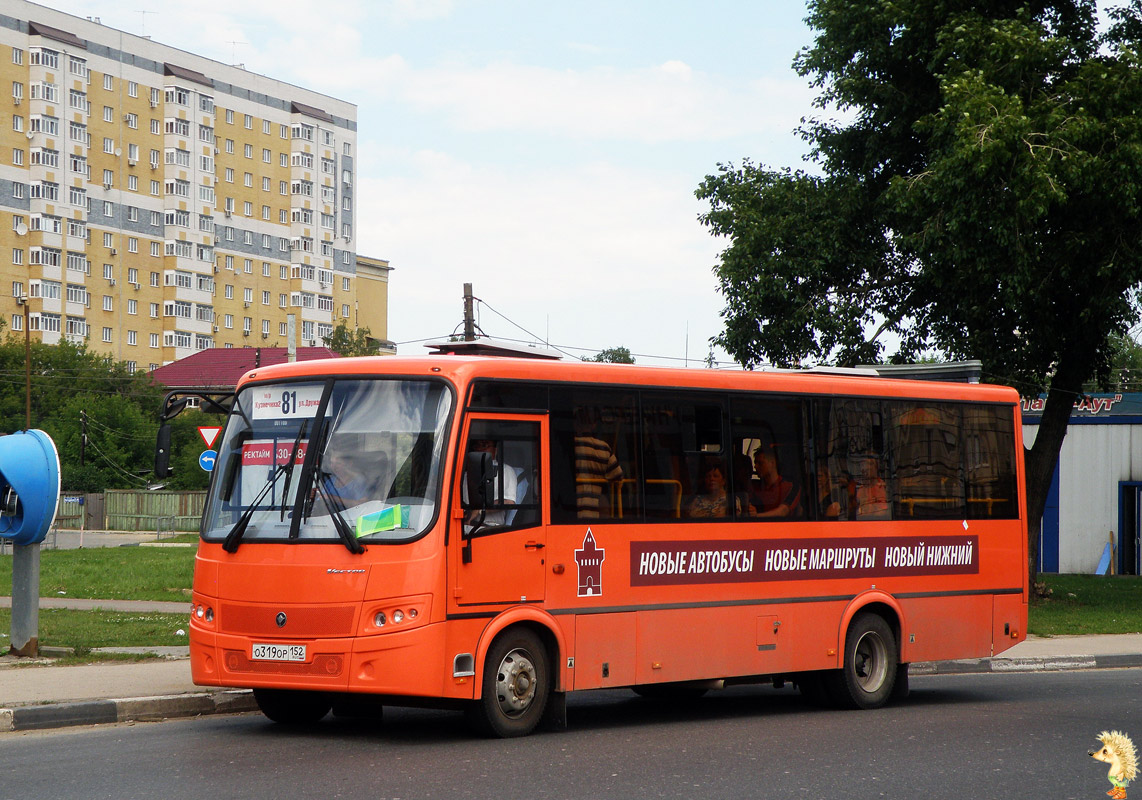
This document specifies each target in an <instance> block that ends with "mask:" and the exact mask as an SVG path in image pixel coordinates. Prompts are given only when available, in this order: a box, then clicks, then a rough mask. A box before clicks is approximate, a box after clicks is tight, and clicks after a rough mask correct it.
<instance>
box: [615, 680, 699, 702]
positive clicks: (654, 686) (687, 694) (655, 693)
mask: <svg viewBox="0 0 1142 800" xmlns="http://www.w3.org/2000/svg"><path fill="white" fill-rule="evenodd" d="M630 688H631V691H632V692H634V693H635V694H637V695H638V696H639V697H643V698H646V699H647V700H664V701H669V702H673V703H691V702H693V701H695V700H697V699H699V698H701V697H703V696H704V695H705V694H706V692H708V691H710V690H709V689H707V688H705V687H702V686H694V685H693V684H688V683H647V684H643V685H641V686H632V687H630Z"/></svg>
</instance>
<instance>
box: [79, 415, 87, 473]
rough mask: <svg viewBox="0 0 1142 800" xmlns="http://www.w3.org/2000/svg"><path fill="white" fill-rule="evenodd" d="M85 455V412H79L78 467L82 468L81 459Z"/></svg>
mask: <svg viewBox="0 0 1142 800" xmlns="http://www.w3.org/2000/svg"><path fill="white" fill-rule="evenodd" d="M86 453H87V411H85V410H83V409H80V411H79V466H81V467H82V466H83V465H84V464H83V458H84V455H85V454H86Z"/></svg>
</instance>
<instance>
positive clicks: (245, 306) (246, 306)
mask: <svg viewBox="0 0 1142 800" xmlns="http://www.w3.org/2000/svg"><path fill="white" fill-rule="evenodd" d="M249 307H250V304H249V303H243V304H242V308H249Z"/></svg>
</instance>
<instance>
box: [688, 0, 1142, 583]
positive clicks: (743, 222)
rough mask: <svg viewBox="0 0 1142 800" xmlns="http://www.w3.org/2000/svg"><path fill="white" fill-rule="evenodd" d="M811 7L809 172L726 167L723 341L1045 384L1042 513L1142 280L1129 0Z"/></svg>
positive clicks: (712, 183)
mask: <svg viewBox="0 0 1142 800" xmlns="http://www.w3.org/2000/svg"><path fill="white" fill-rule="evenodd" d="M1096 12H1097V9H1096V4H1095V2H1094V1H1093V0H1059V2H1044V1H1043V0H1033V1H1032V2H1023V1H1022V0H1020V1H1019V2H1016V1H1015V0H990V2H983V3H979V2H966V0H936V2H932V3H896V2H890V0H863V1H859V2H854V1H853V0H812V1H811V2H810V4H809V18H808V21H809V23H810V25H811V26H812V27H813V28H814V29H815V30H816V32H817V33H816V39H815V42H814V44H813V45H812V46H810V47H808V48H806V49H805V50H803V51H802V52H801V53H800V54H799V55H798V56H797V58H796V60H795V62H794V64H795V67H796V69H797V70H798V71H799V73H800V74H801V75H803V76H805V77H808V78H809V79H810V80H811V81H812V83H813V85H814V86H815V87H816V88H817V89H818V90H819V92H820V94H819V97H818V105H819V107H820V108H821V109H822V110H824V109H829V108H832V109H836V110H838V111H840V112H841V114H842V115H843V116H844V119H845V121H844V122H837V121H832V120H829V119H815V120H810V121H808V122H806V123H805V125H804V127H803V130H802V134H803V136H804V137H805V139H806V140H807V141H808V142H809V144H810V145H811V147H812V150H811V159H812V160H813V161H814V162H815V163H816V166H817V170H818V171H816V172H815V173H813V174H810V173H809V172H806V171H794V170H790V169H771V168H767V167H765V166H764V165H759V164H754V163H752V162H750V161H745V162H743V163H742V164H741V166H740V167H735V166H734V165H732V164H727V165H719V169H718V172H717V174H715V175H710V176H708V177H707V178H706V179H705V180H704V181H703V182H702V184H701V185H700V187H699V189H698V192H697V194H698V196H699V197H700V198H703V199H705V200H708V201H709V203H710V210H709V212H708V213H707V214H705V215H703V217H702V221H703V222H704V223H705V224H706V225H707V226H708V227H709V229H710V230H711V231H712V232H713V233H714V234H716V235H719V236H723V237H726V238H727V240H728V246H727V247H726V249H725V251H724V252H723V253H722V256H721V263H720V264H719V265H718V267H717V269H716V272H717V276H718V280H719V287H720V290H721V292H722V294H723V295H724V296H725V299H726V308H725V310H724V311H723V316H724V319H725V330H724V331H723V333H722V334H721V335H720V336H719V337H718V338H717V342H718V343H719V344H721V345H722V346H723V347H725V348H726V350H727V351H728V352H730V353H731V354H732V355H733V356H734V357H735V358H736V359H738V360H739V361H740V362H741V363H743V364H745V365H747V366H748V365H753V364H757V363H759V362H761V361H766V360H768V361H772V362H774V363H777V364H782V365H793V364H797V363H800V362H801V361H802V360H813V361H819V362H826V363H827V362H833V363H839V364H852V363H857V362H862V361H865V362H868V361H874V360H878V359H883V358H885V357H887V358H889V359H890V360H893V361H906V360H912V359H914V358H916V357H917V356H920V355H922V354H923V353H925V352H930V351H931V350H936V351H939V352H941V353H943V354H945V355H946V356H947V357H949V358H979V359H980V360H982V361H983V363H984V369H985V373H986V375H987V376H988V377H989V379H990V380H992V381H997V382H1005V383H1009V384H1011V385H1013V386H1015V387H1017V388H1018V389H1019V390H1020V392H1022V393H1023V394H1024V395H1027V396H1031V395H1037V394H1040V393H1042V392H1047V394H1048V400H1047V405H1046V408H1045V410H1044V415H1043V418H1042V424H1041V425H1040V428H1039V434H1038V436H1037V438H1036V441H1035V444H1034V446H1033V448H1032V449H1031V450H1030V451H1029V452H1028V454H1027V480H1028V483H1027V486H1028V498H1029V519H1030V521H1031V523H1032V524H1031V528H1032V531H1031V540H1030V547H1031V562H1032V563H1031V569H1032V572H1033V571H1034V564H1035V561H1036V549H1035V548H1036V545H1037V534H1038V521H1039V519H1040V517H1041V514H1042V510H1043V506H1044V502H1045V499H1046V494H1047V489H1048V487H1049V484H1050V478H1051V474H1052V473H1053V470H1054V466H1055V463H1056V461H1057V458H1058V452H1059V448H1060V446H1061V443H1062V438H1063V435H1064V433H1065V431H1066V425H1067V420H1068V418H1069V415H1070V408H1071V405H1072V403H1073V401H1074V399H1075V397H1076V395H1077V393H1079V392H1081V391H1082V387H1083V383H1084V381H1086V380H1088V379H1095V380H1102V381H1105V380H1106V378H1107V376H1108V371H1109V366H1110V364H1111V360H1112V358H1113V357H1114V354H1115V338H1114V337H1115V336H1121V335H1123V334H1125V333H1126V331H1127V330H1128V329H1129V328H1130V326H1131V325H1133V324H1135V323H1136V322H1137V321H1138V319H1139V310H1138V307H1137V305H1136V304H1135V303H1134V302H1133V299H1134V298H1133V293H1132V292H1133V290H1134V289H1135V288H1136V287H1138V286H1139V285H1140V283H1142V117H1140V115H1139V114H1138V109H1139V107H1142V68H1140V67H1142V63H1140V59H1139V53H1138V46H1139V44H1140V43H1142V2H1139V0H1132V1H1131V2H1130V3H1129V4H1128V5H1125V6H1123V7H1120V8H1118V9H1115V10H1112V11H1111V12H1110V14H1111V22H1112V24H1110V25H1109V26H1107V27H1106V30H1105V31H1104V32H1102V33H1099V32H1098V29H1097V25H1096V23H1097V17H1096Z"/></svg>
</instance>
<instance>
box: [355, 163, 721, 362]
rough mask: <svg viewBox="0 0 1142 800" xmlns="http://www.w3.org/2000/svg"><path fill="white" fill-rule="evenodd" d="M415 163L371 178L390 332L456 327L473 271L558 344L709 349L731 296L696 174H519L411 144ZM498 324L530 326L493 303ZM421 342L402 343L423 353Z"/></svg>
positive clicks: (489, 321)
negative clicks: (396, 174)
mask: <svg viewBox="0 0 1142 800" xmlns="http://www.w3.org/2000/svg"><path fill="white" fill-rule="evenodd" d="M407 157H408V158H409V159H410V161H411V162H412V164H413V165H414V169H413V173H414V174H413V175H412V177H409V178H402V179H371V180H367V181H366V183H365V185H364V186H363V187H362V191H361V197H362V205H361V210H360V217H359V219H360V220H377V221H378V224H375V225H374V224H370V223H364V224H360V229H361V232H360V234H359V237H358V239H359V242H358V243H359V246H360V248H361V252H362V253H365V254H368V255H374V256H380V257H382V258H388V259H390V260H391V263H392V266H393V267H394V272H393V274H392V279H391V284H390V290H391V291H390V296H391V297H392V298H393V301H392V304H391V305H390V312H389V338H390V339H392V340H394V341H398V342H400V341H410V340H415V339H421V338H425V337H433V336H443V335H446V334H448V333H451V332H452V330H453V329H454V328H455V326H456V325H457V323H459V321H460V318H461V317H460V314H461V303H460V297H461V293H462V285H463V284H464V283H465V282H469V283H473V284H474V291H475V294H476V295H477V296H478V297H480V298H482V299H484V300H485V301H486V302H487V303H488V304H490V305H491V306H492V307H493V308H495V309H496V310H497V311H499V312H501V313H502V314H504V315H506V316H507V317H509V318H510V319H511V320H513V321H514V322H515V323H517V324H519V325H521V326H523V327H525V328H527V329H528V330H530V331H532V332H533V333H534V334H536V335H537V336H539V337H541V338H544V337H546V336H547V335H548V333H550V337H551V340H552V341H553V342H555V343H559V344H567V345H575V346H582V347H586V348H596V349H602V348H604V347H612V346H618V345H623V346H626V347H629V348H630V349H631V350H632V351H634V352H641V353H650V354H656V355H668V356H676V357H679V358H680V357H682V356H683V355H684V353H685V349H686V338H685V337H686V330H687V323H689V325H690V356H691V357H692V358H696V359H700V358H701V357H703V356H704V355H705V353H706V345H705V341H706V339H707V338H708V337H709V336H711V335H713V334H714V333H716V332H717V331H716V330H715V329H714V328H715V327H716V324H717V314H718V310H719V309H720V307H721V304H720V300H719V299H718V297H717V296H716V294H715V291H714V285H715V281H714V277H713V275H712V274H711V272H710V267H711V266H712V265H713V263H714V260H715V255H716V252H717V249H718V247H719V246H718V244H717V243H716V242H715V241H714V240H712V239H711V238H710V237H709V236H708V234H707V233H706V231H705V230H704V229H703V228H701V227H700V226H699V225H698V223H697V222H696V215H697V213H698V210H699V207H698V204H697V202H696V201H695V200H693V199H692V197H691V196H690V195H689V188H690V187H687V186H684V185H683V184H685V183H686V181H687V180H688V179H687V177H686V176H684V175H669V174H665V175H664V174H660V173H646V172H640V171H637V170H631V169H628V168H623V167H615V166H613V165H610V164H606V163H596V164H590V165H586V166H582V167H579V168H574V167H572V168H568V169H555V168H551V169H547V170H544V171H542V172H539V173H529V174H513V173H511V172H509V171H505V170H502V169H494V168H488V167H479V166H473V165H470V164H464V163H459V162H457V161H456V160H454V159H453V158H451V157H450V156H448V155H447V154H443V153H433V152H419V153H409V154H407ZM483 327H484V329H485V332H487V333H488V334H489V335H495V336H503V337H523V338H526V337H525V335H524V334H523V333H522V332H521V331H520V330H519V329H517V328H515V327H513V326H512V325H511V324H509V323H507V322H505V321H503V320H502V319H500V318H499V317H497V316H495V315H494V314H491V313H490V312H488V313H487V314H486V315H485V316H484V318H483ZM419 349H420V347H419V345H412V346H410V347H403V348H402V349H401V352H403V353H411V352H416V351H418V350H419Z"/></svg>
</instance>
